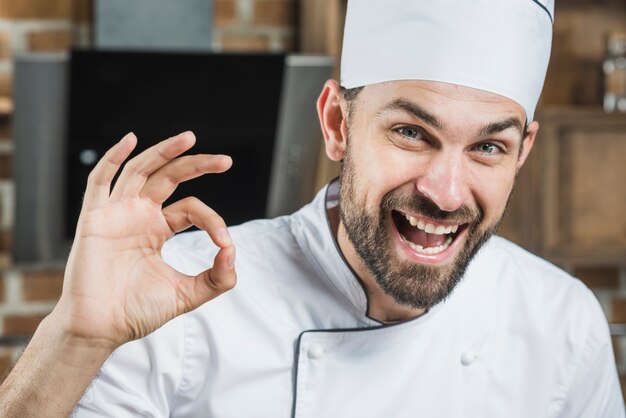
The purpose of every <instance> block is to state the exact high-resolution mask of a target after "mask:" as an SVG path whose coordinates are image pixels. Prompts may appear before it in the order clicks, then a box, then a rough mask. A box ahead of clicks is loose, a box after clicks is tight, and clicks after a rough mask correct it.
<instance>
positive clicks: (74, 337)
mask: <svg viewBox="0 0 626 418" xmlns="http://www.w3.org/2000/svg"><path fill="white" fill-rule="evenodd" d="M57 308H58V306H57V307H55V309H54V310H53V311H52V312H51V313H50V314H49V315H48V316H46V317H45V318H44V319H43V321H42V322H41V324H40V325H39V327H38V328H37V333H41V334H42V338H43V339H45V340H47V341H48V343H49V344H50V348H54V349H55V351H57V353H58V354H59V356H60V358H59V360H61V361H63V362H64V363H76V366H80V367H84V366H85V363H88V364H93V365H94V366H97V367H98V368H99V367H100V366H101V365H102V363H104V361H105V360H106V359H107V358H108V357H109V356H110V355H111V353H112V352H113V351H115V349H116V348H117V347H118V346H119V344H116V343H115V342H113V341H112V340H110V339H107V338H101V337H96V336H94V335H88V334H85V333H84V332H81V330H80V328H79V327H76V326H74V325H73V321H72V320H71V317H69V316H68V315H66V314H64V313H63V312H61V309H60V308H59V309H57ZM67 365H71V364H67Z"/></svg>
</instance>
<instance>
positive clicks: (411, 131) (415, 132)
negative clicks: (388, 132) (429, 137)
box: [395, 126, 423, 139]
mask: <svg viewBox="0 0 626 418" xmlns="http://www.w3.org/2000/svg"><path fill="white" fill-rule="evenodd" d="M395 131H396V132H398V133H399V134H400V135H403V136H406V137H408V138H411V139H418V138H421V137H422V136H423V135H422V133H421V132H420V131H419V129H417V128H415V127H413V126H402V127H400V128H396V129H395Z"/></svg>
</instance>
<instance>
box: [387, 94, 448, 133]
mask: <svg viewBox="0 0 626 418" xmlns="http://www.w3.org/2000/svg"><path fill="white" fill-rule="evenodd" d="M390 110H404V111H405V112H408V113H411V114H412V115H413V116H415V117H416V118H418V119H421V120H423V121H424V122H426V123H427V124H429V125H431V126H434V127H435V128H437V129H442V127H443V124H442V123H441V122H440V121H439V119H437V117H435V116H434V115H432V114H430V113H428V112H427V111H426V110H425V109H424V108H422V107H420V106H418V105H416V104H415V103H412V102H409V101H408V100H404V99H396V100H394V101H392V102H390V103H388V104H386V105H385V106H383V107H382V108H380V109H379V110H378V112H376V114H377V115H381V114H383V113H384V112H387V111H390Z"/></svg>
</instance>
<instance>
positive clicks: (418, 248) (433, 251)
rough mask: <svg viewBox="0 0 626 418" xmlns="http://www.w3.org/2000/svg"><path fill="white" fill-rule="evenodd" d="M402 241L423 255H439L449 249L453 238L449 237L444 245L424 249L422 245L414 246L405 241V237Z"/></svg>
mask: <svg viewBox="0 0 626 418" xmlns="http://www.w3.org/2000/svg"><path fill="white" fill-rule="evenodd" d="M402 239H403V241H404V242H405V243H406V244H407V245H408V246H409V247H411V248H413V249H414V250H415V251H417V252H418V253H422V254H439V253H440V252H442V251H444V250H445V249H446V248H448V247H449V246H450V244H451V243H452V237H448V238H446V240H445V242H444V243H443V244H442V245H438V246H436V247H426V248H424V247H422V246H421V245H418V244H414V243H412V242H411V241H407V240H406V239H404V237H402Z"/></svg>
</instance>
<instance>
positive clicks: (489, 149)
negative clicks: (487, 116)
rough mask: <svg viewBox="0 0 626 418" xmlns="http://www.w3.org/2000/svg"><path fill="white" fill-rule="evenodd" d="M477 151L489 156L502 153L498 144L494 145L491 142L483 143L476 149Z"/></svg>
mask: <svg viewBox="0 0 626 418" xmlns="http://www.w3.org/2000/svg"><path fill="white" fill-rule="evenodd" d="M476 150H478V151H479V152H482V153H483V154H488V155H493V154H497V153H499V152H500V151H502V150H501V149H500V147H498V146H497V145H496V144H493V143H491V142H483V143H482V144H479V145H478V146H477V147H476Z"/></svg>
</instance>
